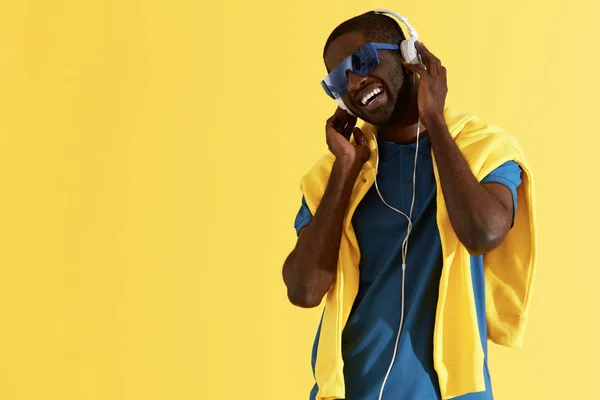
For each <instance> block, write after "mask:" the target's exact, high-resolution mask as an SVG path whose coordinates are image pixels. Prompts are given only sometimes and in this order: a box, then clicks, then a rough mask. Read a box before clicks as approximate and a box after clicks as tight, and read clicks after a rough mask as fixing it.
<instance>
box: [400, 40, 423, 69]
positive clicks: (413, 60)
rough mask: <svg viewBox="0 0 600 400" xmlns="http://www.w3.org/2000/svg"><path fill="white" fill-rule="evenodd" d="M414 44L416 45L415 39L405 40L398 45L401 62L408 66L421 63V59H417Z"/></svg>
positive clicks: (417, 55) (417, 54)
mask: <svg viewBox="0 0 600 400" xmlns="http://www.w3.org/2000/svg"><path fill="white" fill-rule="evenodd" d="M415 43H417V39H415V38H410V39H406V40H403V41H402V43H400V53H401V54H402V60H403V61H404V62H407V63H409V64H420V63H421V58H420V57H419V53H418V52H417V48H416V47H415Z"/></svg>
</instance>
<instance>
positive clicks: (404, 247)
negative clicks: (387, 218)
mask: <svg viewBox="0 0 600 400" xmlns="http://www.w3.org/2000/svg"><path fill="white" fill-rule="evenodd" d="M366 125H367V126H368V127H369V130H370V131H371V134H372V136H373V139H374V141H375V149H376V151H377V161H376V166H375V189H376V190H377V194H378V195H379V198H380V199H381V201H382V202H383V204H385V205H386V206H387V207H388V208H390V209H391V210H393V211H395V212H397V213H398V214H400V215H402V216H404V217H405V218H406V219H407V220H408V227H407V229H406V237H405V238H404V241H403V242H402V306H401V307H402V308H401V312H400V324H399V326H398V333H397V335H396V343H395V344H394V353H393V355H392V360H391V362H390V365H389V367H388V370H387V373H386V374H385V377H384V379H383V383H382V385H381V390H380V391H379V400H382V397H383V390H384V389H385V384H386V383H387V380H388V377H389V376H390V372H391V371H392V367H393V365H394V361H395V360H396V354H397V353H398V344H399V343H400V334H401V333H402V325H403V323H404V281H405V277H406V256H407V254H408V239H409V237H410V233H411V231H412V225H413V223H412V214H413V209H414V206H415V197H416V192H417V158H418V155H419V139H420V134H421V120H419V122H418V124H417V142H416V149H415V161H414V167H413V178H412V183H413V188H412V189H413V190H412V200H411V203H410V211H409V214H408V215H406V214H405V213H403V212H402V211H400V210H398V209H397V208H395V207H392V206H391V205H389V204H388V203H387V202H386V201H385V199H384V198H383V195H382V194H381V191H380V190H379V185H378V184H377V173H378V172H379V145H378V144H377V138H376V137H375V134H374V133H373V130H372V129H371V127H370V126H369V124H366Z"/></svg>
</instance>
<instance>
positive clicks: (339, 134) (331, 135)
mask: <svg viewBox="0 0 600 400" xmlns="http://www.w3.org/2000/svg"><path fill="white" fill-rule="evenodd" d="M325 134H326V137H327V145H328V146H329V151H331V152H332V153H333V155H334V156H335V158H336V160H337V161H339V162H341V163H342V164H344V166H346V167H351V168H353V169H356V170H357V171H360V168H362V166H363V164H364V163H365V162H367V160H368V159H369V153H370V150H369V146H368V144H367V139H366V138H365V136H364V135H363V133H362V131H361V130H360V128H359V127H357V126H356V117H353V116H352V115H350V114H349V113H348V112H347V111H346V110H342V109H341V108H340V107H338V108H337V110H335V113H334V114H333V116H332V117H331V118H329V119H328V120H327V124H326V126H325ZM350 135H354V140H355V142H356V144H352V143H351V142H350Z"/></svg>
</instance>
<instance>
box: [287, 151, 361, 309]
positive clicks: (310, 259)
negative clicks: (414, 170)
mask: <svg viewBox="0 0 600 400" xmlns="http://www.w3.org/2000/svg"><path fill="white" fill-rule="evenodd" d="M359 171H360V168H357V167H354V166H352V165H344V163H342V162H338V161H336V162H335V163H334V165H333V169H332V172H331V176H330V179H329V183H328V185H327V189H326V190H325V193H324V195H323V198H322V199H321V202H320V204H319V207H318V209H317V211H316V213H315V215H314V217H313V219H312V221H311V222H310V224H308V225H307V226H306V227H305V228H304V229H303V230H302V232H301V235H300V237H299V238H298V242H297V243H296V247H295V249H294V250H293V251H292V252H291V253H290V255H289V257H288V258H287V260H286V262H285V263H284V266H283V279H284V282H285V284H286V286H287V289H288V297H289V299H290V301H291V302H292V303H293V304H295V305H297V306H300V307H316V306H318V305H319V304H320V303H321V300H322V299H323V296H325V294H326V293H327V291H328V290H329V287H330V286H331V284H332V283H333V282H334V280H335V275H336V271H337V260H338V253H339V248H340V242H341V237H342V228H343V222H344V217H345V215H346V211H347V208H348V203H349V201H350V196H351V194H352V188H353V186H354V182H355V180H356V177H357V176H358V172H359Z"/></svg>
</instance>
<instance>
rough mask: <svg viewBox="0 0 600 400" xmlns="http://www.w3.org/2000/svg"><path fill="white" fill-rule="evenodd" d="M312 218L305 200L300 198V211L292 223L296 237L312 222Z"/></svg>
mask: <svg viewBox="0 0 600 400" xmlns="http://www.w3.org/2000/svg"><path fill="white" fill-rule="evenodd" d="M312 217H313V215H312V213H311V212H310V209H309V208H308V205H307V204H306V199H305V198H304V196H302V205H301V206H300V210H299V211H298V214H297V215H296V221H295V222H294V228H296V235H299V234H300V231H301V230H302V228H304V227H305V226H306V225H308V224H309V223H310V221H312Z"/></svg>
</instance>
